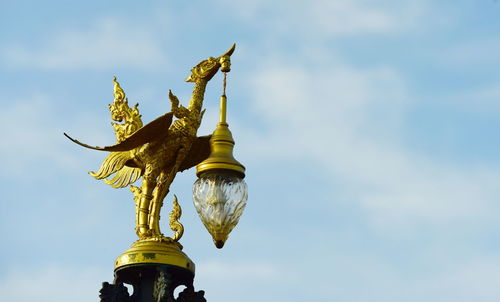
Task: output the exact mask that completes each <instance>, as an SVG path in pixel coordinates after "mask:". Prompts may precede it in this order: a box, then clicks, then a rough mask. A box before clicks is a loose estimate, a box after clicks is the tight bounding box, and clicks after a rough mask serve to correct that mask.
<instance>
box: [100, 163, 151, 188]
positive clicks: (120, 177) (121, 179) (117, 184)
mask: <svg viewBox="0 0 500 302" xmlns="http://www.w3.org/2000/svg"><path fill="white" fill-rule="evenodd" d="M141 174H142V170H141V169H140V168H133V167H128V166H124V167H123V168H121V169H120V170H119V171H118V172H116V174H115V175H114V176H113V178H112V179H104V182H105V183H107V184H108V185H111V186H112V187H113V188H124V187H126V186H128V185H129V184H131V183H134V182H135V181H136V180H137V179H139V177H141Z"/></svg>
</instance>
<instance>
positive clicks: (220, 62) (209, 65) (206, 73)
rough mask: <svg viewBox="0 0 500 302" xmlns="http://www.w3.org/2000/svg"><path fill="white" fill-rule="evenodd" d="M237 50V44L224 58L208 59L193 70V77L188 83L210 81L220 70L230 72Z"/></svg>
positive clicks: (190, 77) (191, 76) (187, 80)
mask: <svg viewBox="0 0 500 302" xmlns="http://www.w3.org/2000/svg"><path fill="white" fill-rule="evenodd" d="M235 48H236V44H233V46H232V47H231V48H230V49H229V50H228V51H227V52H226V53H225V54H223V55H222V56H220V57H217V58H213V57H209V58H208V59H206V60H204V61H202V62H200V63H199V64H198V65H196V66H195V67H193V69H191V75H190V76H189V77H188V78H187V79H186V82H197V81H199V80H204V81H207V82H208V81H210V80H211V79H212V77H213V76H214V75H215V74H216V73H217V71H218V70H219V68H220V69H221V70H222V71H223V72H229V71H230V70H231V59H230V57H231V55H232V54H233V52H234V49H235Z"/></svg>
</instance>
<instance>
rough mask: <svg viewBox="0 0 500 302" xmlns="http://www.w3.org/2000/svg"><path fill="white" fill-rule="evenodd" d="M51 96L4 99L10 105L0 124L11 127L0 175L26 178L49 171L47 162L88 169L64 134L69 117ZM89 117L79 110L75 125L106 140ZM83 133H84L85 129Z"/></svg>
mask: <svg viewBox="0 0 500 302" xmlns="http://www.w3.org/2000/svg"><path fill="white" fill-rule="evenodd" d="M50 99H51V97H49V96H47V95H43V94H33V95H32V96H29V97H26V98H19V99H17V100H9V102H4V103H5V104H7V105H6V106H4V107H3V108H2V111H1V112H0V127H1V128H2V129H8V130H6V131H4V133H3V138H2V140H3V141H4V142H5V148H1V149H0V157H1V158H3V159H4V161H3V169H2V172H0V175H6V176H7V175H9V177H16V176H22V177H23V178H25V177H28V176H29V175H32V174H33V173H38V174H43V173H46V171H44V169H45V167H46V165H49V166H55V167H58V168H63V169H70V170H81V169H87V168H85V162H84V161H83V160H84V158H82V157H80V158H79V160H78V161H75V156H74V148H73V146H72V143H71V142H70V141H69V140H67V139H66V138H65V137H64V136H63V131H66V130H68V129H65V127H68V125H69V124H68V125H66V126H63V125H62V124H63V123H64V122H65V121H67V118H68V116H67V115H64V116H63V115H58V111H57V110H56V108H54V105H53V103H52V102H51V101H50ZM59 114H60V113H59ZM89 120H91V118H90V117H86V116H85V114H82V113H79V114H78V115H76V116H73V120H72V123H71V125H72V128H73V129H85V131H86V132H90V133H91V134H92V136H90V135H89V136H88V137H94V138H97V139H101V141H105V139H102V138H101V137H102V135H103V134H102V132H100V131H98V129H96V128H95V126H93V125H95V123H90V122H88V121H89ZM94 120H95V119H94ZM69 130H71V129H69ZM79 133H80V134H81V135H84V134H82V133H81V130H80V131H79ZM110 134H112V132H111V130H110ZM98 155H100V154H96V156H97V157H98ZM89 156H92V155H91V154H89Z"/></svg>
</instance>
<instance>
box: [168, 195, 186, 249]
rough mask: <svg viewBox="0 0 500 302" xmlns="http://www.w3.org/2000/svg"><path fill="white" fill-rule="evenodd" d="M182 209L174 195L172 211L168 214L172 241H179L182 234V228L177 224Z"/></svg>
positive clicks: (180, 224)
mask: <svg viewBox="0 0 500 302" xmlns="http://www.w3.org/2000/svg"><path fill="white" fill-rule="evenodd" d="M181 215H182V209H181V206H180V205H179V202H178V200H177V196H175V194H174V202H173V209H172V212H170V215H169V217H170V229H171V230H172V231H174V236H172V240H174V241H179V239H181V237H182V235H183V234H184V226H183V225H182V223H180V222H179V218H181Z"/></svg>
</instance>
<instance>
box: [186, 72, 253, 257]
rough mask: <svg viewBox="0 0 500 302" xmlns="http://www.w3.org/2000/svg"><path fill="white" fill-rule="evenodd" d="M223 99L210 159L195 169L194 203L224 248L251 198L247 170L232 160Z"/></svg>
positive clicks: (206, 224)
mask: <svg viewBox="0 0 500 302" xmlns="http://www.w3.org/2000/svg"><path fill="white" fill-rule="evenodd" d="M225 86H226V72H224V93H223V94H222V96H221V98H220V120H219V123H218V124H217V127H216V129H215V131H214V132H213V134H212V137H211V139H210V149H211V152H210V156H209V157H208V158H207V159H206V160H204V161H203V162H201V163H200V164H198V165H197V166H196V175H197V176H198V179H197V180H196V182H195V183H194V185H193V201H194V206H195V208H196V211H197V212H198V215H199V216H200V218H201V221H202V222H203V224H204V225H205V227H206V228H207V230H208V232H209V233H210V234H211V235H212V238H213V241H214V243H215V246H216V247H217V248H219V249H220V248H222V247H223V246H224V243H225V242H226V240H227V238H228V235H229V233H230V232H231V231H232V230H233V228H234V227H235V226H236V224H237V223H238V221H239V219H240V216H241V214H242V213H243V210H244V209H245V206H246V201H247V198H248V189H247V184H246V183H245V181H244V180H243V178H244V177H245V167H244V166H243V165H242V164H241V163H239V162H238V161H237V160H236V159H234V157H233V147H234V140H233V136H232V134H231V131H229V126H228V124H227V122H226V106H227V98H226V95H225Z"/></svg>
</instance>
